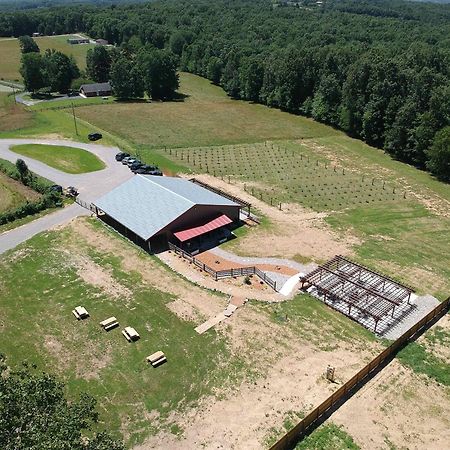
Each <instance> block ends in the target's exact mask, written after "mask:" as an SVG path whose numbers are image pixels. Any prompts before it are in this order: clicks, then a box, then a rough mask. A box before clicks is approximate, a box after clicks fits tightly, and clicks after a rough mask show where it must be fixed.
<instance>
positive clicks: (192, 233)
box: [173, 214, 233, 242]
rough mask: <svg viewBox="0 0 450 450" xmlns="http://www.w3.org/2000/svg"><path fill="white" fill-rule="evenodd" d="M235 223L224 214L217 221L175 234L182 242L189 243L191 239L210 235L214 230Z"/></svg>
mask: <svg viewBox="0 0 450 450" xmlns="http://www.w3.org/2000/svg"><path fill="white" fill-rule="evenodd" d="M232 222H233V221H232V220H231V219H230V218H229V217H228V216H226V215H225V214H223V215H222V216H220V217H218V218H217V219H214V220H211V221H210V222H208V223H205V225H201V226H199V227H194V228H188V229H187V230H182V231H177V232H176V233H173V234H174V235H175V236H176V237H177V238H178V239H179V240H180V241H181V242H185V241H188V240H189V239H192V238H195V237H196V236H200V235H202V234H205V233H208V232H210V231H213V230H217V228H221V227H223V226H225V225H228V224H230V223H232Z"/></svg>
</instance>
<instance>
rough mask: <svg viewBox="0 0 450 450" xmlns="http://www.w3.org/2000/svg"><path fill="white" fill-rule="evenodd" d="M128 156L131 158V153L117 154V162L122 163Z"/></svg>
mask: <svg viewBox="0 0 450 450" xmlns="http://www.w3.org/2000/svg"><path fill="white" fill-rule="evenodd" d="M128 156H130V154H129V153H125V152H120V153H117V155H116V161H122V159H123V158H127V157H128Z"/></svg>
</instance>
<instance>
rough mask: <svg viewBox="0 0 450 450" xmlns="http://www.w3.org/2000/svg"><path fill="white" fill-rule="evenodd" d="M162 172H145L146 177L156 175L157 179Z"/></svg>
mask: <svg viewBox="0 0 450 450" xmlns="http://www.w3.org/2000/svg"><path fill="white" fill-rule="evenodd" d="M162 174H163V173H162V172H161V171H160V170H159V169H158V170H151V171H150V172H147V173H146V175H156V176H158V177H162Z"/></svg>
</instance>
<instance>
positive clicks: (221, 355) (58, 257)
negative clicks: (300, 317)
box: [0, 228, 244, 445]
mask: <svg viewBox="0 0 450 450" xmlns="http://www.w3.org/2000/svg"><path fill="white" fill-rule="evenodd" d="M113 239H114V238H113ZM126 245H128V244H126ZM68 246H72V247H68ZM70 248H76V251H75V252H74V251H70V250H69V249H70ZM133 251H134V252H136V250H133ZM74 253H76V254H77V255H81V256H79V258H81V259H76V258H74ZM149 258H150V257H149V256H148V255H146V254H144V253H140V259H141V261H142V264H146V262H147V263H149V261H148V260H149ZM80 262H81V264H82V265H83V264H87V263H89V277H90V278H88V279H89V280H91V279H92V280H94V279H95V275H94V274H95V273H97V274H98V276H102V277H107V279H108V280H109V281H108V282H109V283H110V284H111V285H112V286H113V289H109V287H108V286H106V287H104V286H101V287H100V286H98V285H96V284H95V283H94V282H93V281H92V282H88V281H86V280H85V278H83V277H81V276H80V275H79V272H77V269H76V267H77V266H76V265H75V264H77V263H78V264H79V263H80ZM122 263H123V260H122V257H121V256H118V255H116V254H112V253H111V252H108V251H105V250H100V249H97V248H96V247H95V245H94V244H92V243H88V238H87V237H86V236H83V235H74V234H73V233H71V231H70V229H67V228H66V229H64V230H61V231H54V232H49V233H46V234H41V235H39V236H37V237H34V238H32V239H31V240H30V241H28V242H27V243H26V244H24V245H22V246H20V247H19V248H17V249H16V250H15V251H13V252H10V253H9V254H8V255H6V256H3V257H2V259H1V260H0V270H1V272H2V283H1V284H0V309H1V311H2V352H3V353H5V354H6V355H7V356H8V361H9V363H11V364H12V365H13V366H15V365H17V364H19V363H20V362H21V361H25V360H26V361H29V362H32V363H36V364H38V366H39V367H40V368H42V369H43V370H47V371H50V372H52V373H55V372H56V373H57V375H58V376H60V377H62V378H63V379H64V381H65V382H66V383H67V389H68V392H69V395H70V396H75V395H77V394H78V393H79V392H81V391H85V392H88V393H90V394H92V395H93V396H94V397H95V398H96V399H97V400H98V402H99V411H100V419H101V422H102V423H103V425H104V424H106V428H108V429H109V430H111V431H112V432H114V433H116V434H119V432H121V433H123V435H124V437H125V440H126V442H127V444H128V445H132V444H135V443H138V442H141V441H142V440H143V439H144V438H145V437H146V436H148V435H149V434H154V433H155V432H156V431H157V429H158V428H160V427H163V428H166V427H167V428H171V427H172V428H173V429H178V428H177V427H178V425H176V424H174V423H173V422H171V419H170V412H171V411H174V410H177V411H178V412H180V411H182V410H183V409H184V408H187V407H188V406H193V405H195V403H196V401H197V400H198V399H199V398H200V397H201V396H204V395H209V394H211V393H212V390H213V389H214V388H224V387H226V386H228V384H229V383H233V381H234V380H235V377H236V376H241V375H239V374H242V372H243V367H244V366H243V363H242V361H240V360H239V358H237V357H233V358H231V357H230V350H229V345H228V344H227V340H226V339H225V338H224V337H220V336H219V335H217V334H216V333H215V332H210V333H205V334H203V335H199V334H197V333H196V332H195V331H194V325H193V323H192V322H189V321H186V320H182V319H180V318H179V317H178V316H177V315H175V314H174V313H172V312H171V311H170V310H169V309H168V308H167V306H166V305H167V303H168V302H170V301H171V300H173V297H172V296H171V295H169V294H167V293H165V292H162V291H159V290H157V289H155V288H153V287H151V286H150V285H149V284H148V283H147V282H145V283H144V282H143V281H142V278H141V275H140V274H139V273H138V272H137V271H131V272H130V271H129V270H125V269H124V268H123V265H122ZM101 274H103V275H101ZM174 276H175V275H174ZM100 279H101V278H100ZM24 280H26V282H24ZM93 283H94V284H93ZM17 286H20V289H17ZM114 288H115V289H114ZM80 304H81V305H84V306H85V307H86V308H87V309H88V311H89V313H90V315H91V317H90V318H89V319H88V320H86V321H83V322H77V321H76V320H75V318H74V317H73V315H72V313H71V310H72V309H73V308H74V307H75V306H77V305H80ZM110 316H115V317H117V318H118V320H119V322H120V328H117V329H115V330H112V331H111V332H109V333H106V332H104V331H103V330H102V329H101V327H100V326H99V325H98V323H99V322H100V321H101V320H103V319H105V318H107V317H110ZM127 325H130V326H133V327H135V328H136V330H137V331H138V332H139V333H140V335H141V339H140V340H139V341H138V342H135V343H133V344H130V343H128V342H127V341H126V340H125V339H124V337H123V336H122V334H121V332H120V329H122V328H123V327H124V326H127ZM157 350H162V351H164V353H165V354H166V356H167V358H168V362H167V364H165V365H162V366H160V367H159V368H158V369H154V368H152V367H151V366H149V365H148V364H147V363H146V362H145V357H146V356H148V355H149V354H151V353H153V352H155V351H157ZM152 411H153V413H152V414H153V415H154V418H153V419H150V416H151V412H152Z"/></svg>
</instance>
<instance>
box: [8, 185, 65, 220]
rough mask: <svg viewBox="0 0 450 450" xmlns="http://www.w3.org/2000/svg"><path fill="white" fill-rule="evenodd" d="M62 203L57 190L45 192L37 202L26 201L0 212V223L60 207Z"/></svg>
mask: <svg viewBox="0 0 450 450" xmlns="http://www.w3.org/2000/svg"><path fill="white" fill-rule="evenodd" d="M62 204H63V202H62V199H61V196H60V195H59V194H58V193H57V192H47V193H46V194H45V195H44V196H43V197H42V198H41V199H40V200H38V201H37V202H26V203H23V204H22V205H20V206H18V207H17V208H14V209H10V210H8V211H5V212H4V213H2V214H0V225H4V224H5V223H9V222H13V221H14V220H17V219H23V218H24V217H27V216H31V215H33V214H37V213H38V212H41V211H44V210H45V209H48V208H56V207H61V206H62Z"/></svg>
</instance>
